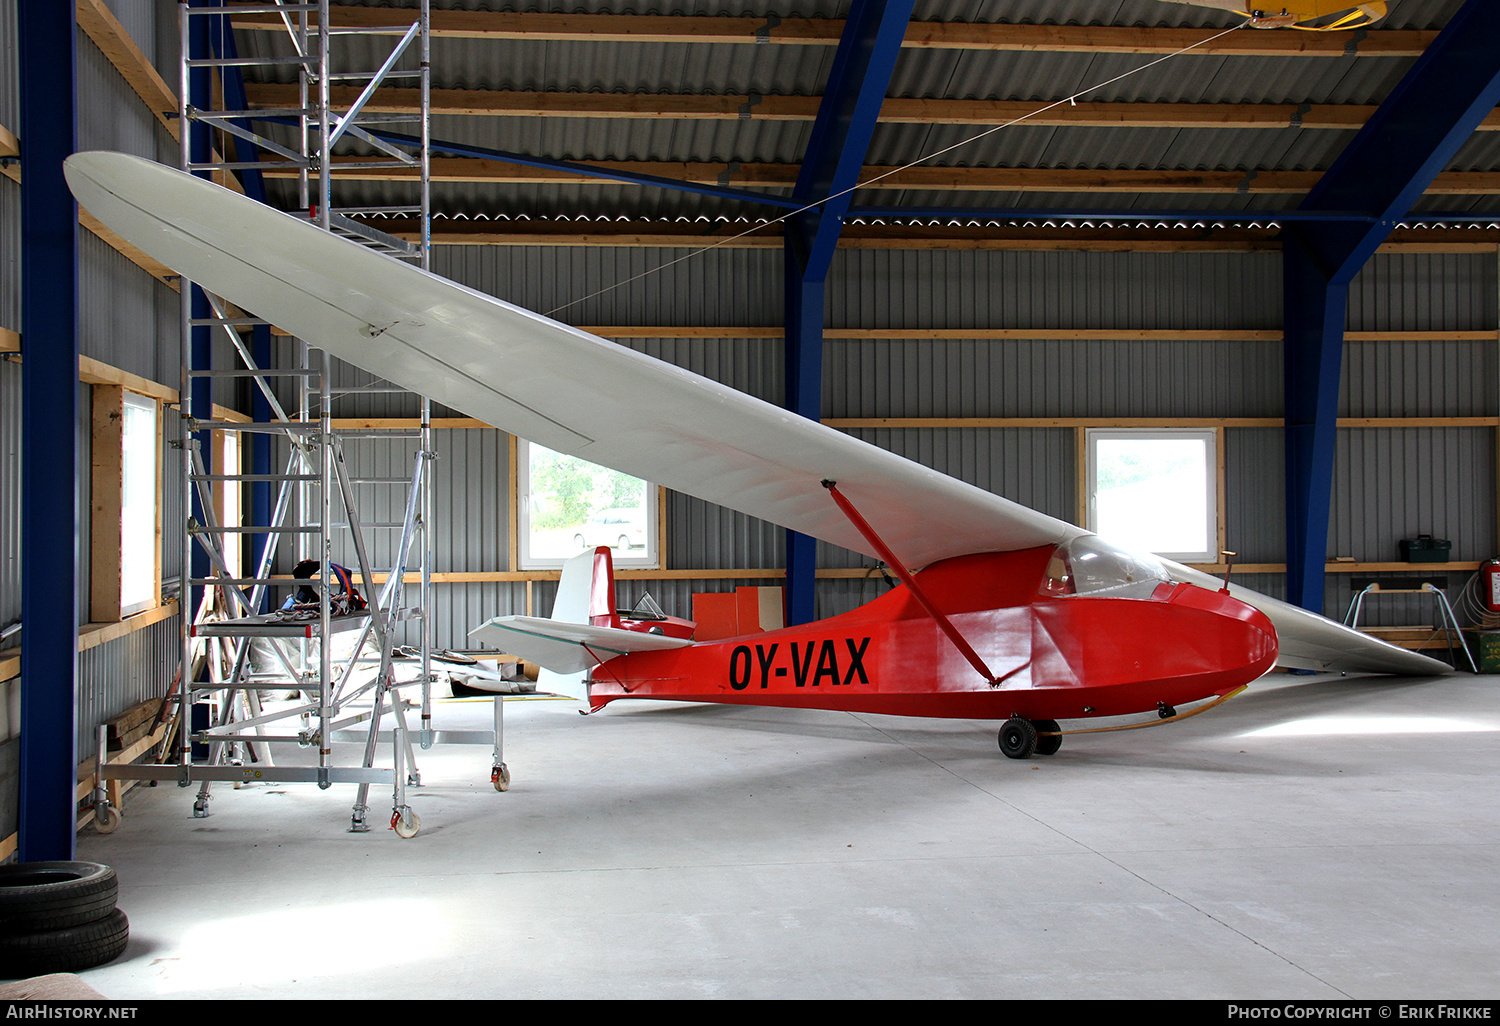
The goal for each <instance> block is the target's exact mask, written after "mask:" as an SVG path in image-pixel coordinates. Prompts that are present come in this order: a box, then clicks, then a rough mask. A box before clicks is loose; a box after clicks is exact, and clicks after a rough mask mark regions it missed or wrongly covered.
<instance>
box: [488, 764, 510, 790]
mask: <svg viewBox="0 0 1500 1026" xmlns="http://www.w3.org/2000/svg"><path fill="white" fill-rule="evenodd" d="M490 783H492V784H494V785H495V790H496V791H509V790H510V770H509V769H507V768H506V765H505V763H503V762H502V763H501V764H500V765H498V766H496V767H495V768H494V769H492V770H490Z"/></svg>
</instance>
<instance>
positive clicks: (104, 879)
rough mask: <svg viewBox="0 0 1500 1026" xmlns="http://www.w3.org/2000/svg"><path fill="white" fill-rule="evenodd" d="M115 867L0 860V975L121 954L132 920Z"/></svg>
mask: <svg viewBox="0 0 1500 1026" xmlns="http://www.w3.org/2000/svg"><path fill="white" fill-rule="evenodd" d="M118 895H119V882H118V880H117V879H116V877H115V871H114V870H113V869H111V868H110V867H109V866H103V865H100V864H99V863H97V862H20V863H16V864H14V865H10V866H0V976H3V977H7V978H12V979H20V978H24V977H29V976H43V975H45V974H47V973H67V972H77V971H78V970H80V969H88V968H91V967H93V966H96V965H103V964H104V963H106V962H110V961H113V960H114V959H116V958H118V957H119V956H120V954H121V953H122V952H123V951H124V950H125V945H126V943H127V942H128V941H129V939H130V922H129V920H127V919H126V918H125V913H124V912H121V911H120V910H119V909H118V908H116V907H115V900H116V898H117V897H118Z"/></svg>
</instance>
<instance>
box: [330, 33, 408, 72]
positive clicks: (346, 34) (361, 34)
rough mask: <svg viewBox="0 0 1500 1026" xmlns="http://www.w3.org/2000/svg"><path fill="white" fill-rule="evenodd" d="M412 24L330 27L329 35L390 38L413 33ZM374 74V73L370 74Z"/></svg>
mask: <svg viewBox="0 0 1500 1026" xmlns="http://www.w3.org/2000/svg"><path fill="white" fill-rule="evenodd" d="M412 24H413V23H412V22H408V23H407V24H405V25H357V26H356V25H330V26H328V34H329V35H330V36H365V35H369V36H388V35H390V34H391V33H393V32H394V33H395V34H397V35H403V36H404V35H406V33H408V32H410V31H411V26H412ZM370 74H372V75H373V74H374V72H373V71H372V72H370Z"/></svg>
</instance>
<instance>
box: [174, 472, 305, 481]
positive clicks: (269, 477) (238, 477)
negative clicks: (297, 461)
mask: <svg viewBox="0 0 1500 1026" xmlns="http://www.w3.org/2000/svg"><path fill="white" fill-rule="evenodd" d="M188 480H189V481H317V482H321V481H322V480H323V475H321V474H189V475H188Z"/></svg>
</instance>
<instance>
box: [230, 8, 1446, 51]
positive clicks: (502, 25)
mask: <svg viewBox="0 0 1500 1026" xmlns="http://www.w3.org/2000/svg"><path fill="white" fill-rule="evenodd" d="M403 14H404V12H402V11H390V10H383V9H374V8H362V7H339V6H336V7H334V8H333V23H334V24H335V25H341V26H349V27H363V28H371V27H381V28H385V27H390V28H391V34H392V35H397V34H399V32H400V31H401V30H400V29H396V28H395V26H396V24H397V23H399V22H400V21H401V18H402V16H403ZM408 23H409V22H408ZM233 24H234V27H235V28H236V29H242V30H247V31H271V32H277V31H279V32H285V31H286V29H285V27H284V26H283V25H282V22H281V19H280V17H278V16H277V15H275V14H237V15H234V17H233ZM843 31H844V23H843V21H842V20H841V19H836V18H785V19H783V18H776V17H771V18H724V17H701V16H698V17H676V16H668V15H634V14H544V13H536V12H490V11H433V12H432V34H433V36H434V37H436V38H440V39H441V38H452V39H495V40H500V39H508V40H522V41H526V40H536V41H539V42H540V41H548V40H561V41H568V42H593V43H731V44H756V43H768V44H773V45H781V46H834V45H836V44H837V43H838V41H839V38H840V37H841V36H842V34H843ZM1220 31H1222V30H1221V29H1200V28H1150V27H1140V26H1115V25H1007V24H971V23H958V22H954V23H945V22H932V21H928V22H913V23H912V24H911V26H910V27H909V29H908V30H907V33H906V38H905V41H904V42H903V44H902V45H903V46H905V47H913V48H927V49H942V50H996V51H1017V50H1019V51H1026V50H1045V51H1054V52H1074V53H1083V52H1088V53H1139V54H1161V53H1173V52H1175V51H1177V50H1181V49H1183V48H1184V47H1188V46H1191V45H1193V44H1194V43H1202V42H1203V41H1204V40H1206V39H1208V38H1209V37H1211V36H1213V35H1215V34H1216V33H1218V32H1220ZM1436 36H1437V33H1436V32H1422V31H1412V30H1405V29H1378V30H1376V31H1373V32H1365V33H1360V34H1356V33H1352V32H1329V33H1323V32H1248V31H1247V32H1232V33H1230V34H1229V35H1227V36H1224V37H1223V38H1221V39H1217V40H1215V41H1214V42H1212V43H1208V44H1205V45H1202V46H1199V47H1198V48H1197V49H1195V50H1192V51H1191V52H1192V53H1194V54H1205V55H1207V54H1215V55H1220V56H1224V55H1237V56H1253V57H1344V56H1348V55H1351V54H1357V55H1359V56H1362V57H1370V56H1381V57H1415V56H1416V55H1418V54H1420V53H1421V52H1422V50H1423V49H1425V48H1426V46H1427V44H1428V43H1429V42H1431V41H1432V40H1433V39H1434V38H1435V37H1436Z"/></svg>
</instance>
